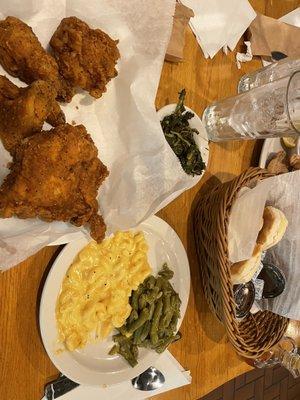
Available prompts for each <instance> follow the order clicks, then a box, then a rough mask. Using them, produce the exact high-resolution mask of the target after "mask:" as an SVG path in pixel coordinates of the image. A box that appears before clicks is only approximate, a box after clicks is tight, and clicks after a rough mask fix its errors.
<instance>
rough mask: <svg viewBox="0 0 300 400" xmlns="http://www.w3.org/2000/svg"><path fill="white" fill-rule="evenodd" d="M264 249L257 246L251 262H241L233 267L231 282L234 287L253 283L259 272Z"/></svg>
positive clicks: (250, 259)
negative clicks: (252, 280)
mask: <svg viewBox="0 0 300 400" xmlns="http://www.w3.org/2000/svg"><path fill="white" fill-rule="evenodd" d="M261 254H262V248H261V246H260V245H258V244H257V245H256V246H255V247H254V250H253V254H252V257H251V258H249V260H244V261H239V262H237V263H234V264H232V266H231V270H230V272H231V281H232V283H233V284H234V285H237V284H239V283H246V282H249V281H251V279H252V278H253V276H254V274H255V272H256V271H257V270H258V268H259V265H260V260H261Z"/></svg>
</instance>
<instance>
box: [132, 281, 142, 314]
mask: <svg viewBox="0 0 300 400" xmlns="http://www.w3.org/2000/svg"><path fill="white" fill-rule="evenodd" d="M141 291H142V285H139V287H138V288H137V290H134V291H133V292H132V295H131V298H130V304H131V307H132V309H133V310H138V309H139V302H138V300H139V297H140V294H141Z"/></svg>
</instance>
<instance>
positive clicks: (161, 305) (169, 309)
mask: <svg viewBox="0 0 300 400" xmlns="http://www.w3.org/2000/svg"><path fill="white" fill-rule="evenodd" d="M172 277H173V271H171V270H170V269H169V268H168V266H167V264H166V263H165V264H164V265H163V266H162V269H161V270H160V271H159V273H158V276H157V278H155V277H154V276H153V275H150V276H148V278H146V279H145V280H144V282H143V283H141V284H140V285H139V287H138V288H137V290H135V291H133V292H132V295H131V297H130V305H131V307H132V310H131V314H130V316H129V317H128V318H127V320H126V323H125V325H123V326H122V327H121V328H119V329H118V330H119V333H118V334H117V335H114V336H113V340H114V342H115V345H114V346H113V347H112V349H111V350H110V352H109V354H116V353H118V354H120V355H121V356H123V357H124V358H125V360H126V361H127V362H128V363H129V364H130V365H131V366H132V367H134V366H135V365H137V363H138V361H137V359H138V347H146V348H150V349H153V350H155V351H156V352H157V353H162V352H163V351H164V350H165V349H166V348H167V347H168V346H169V344H171V343H172V342H174V341H176V340H178V339H180V338H181V334H180V332H177V322H178V318H179V317H180V304H181V300H180V299H179V296H178V294H177V293H176V292H175V291H174V289H173V287H172V285H171V283H170V282H169V280H170V279H171V278H172Z"/></svg>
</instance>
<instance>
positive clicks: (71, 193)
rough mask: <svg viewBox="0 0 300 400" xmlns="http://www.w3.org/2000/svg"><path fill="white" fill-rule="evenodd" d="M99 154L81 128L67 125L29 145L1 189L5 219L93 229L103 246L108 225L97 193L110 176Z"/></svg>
mask: <svg viewBox="0 0 300 400" xmlns="http://www.w3.org/2000/svg"><path fill="white" fill-rule="evenodd" d="M97 153H98V151H97V148H96V146H95V145H94V143H93V141H92V139H91V137H90V135H89V134H88V133H87V132H86V129H85V127H84V126H82V125H78V126H72V125H69V124H64V125H60V126H58V127H56V128H53V129H52V130H50V131H42V132H40V133H37V134H35V135H33V136H31V137H30V138H27V139H25V140H24V141H23V143H22V144H21V145H20V146H19V147H18V148H17V150H16V152H15V155H14V157H13V161H12V163H11V165H10V173H9V175H8V176H7V177H6V178H5V180H4V182H3V184H2V186H1V188H0V216H1V217H2V218H9V217H12V216H17V217H19V218H34V217H39V218H41V219H43V220H45V221H48V222H51V221H55V220H56V221H69V222H71V223H72V224H74V225H76V226H82V225H85V224H89V225H90V229H91V235H92V237H93V238H94V239H95V240H97V241H98V242H99V241H101V240H102V239H103V238H104V234H105V223H104V221H103V219H102V217H101V216H100V215H98V213H97V212H98V201H97V192H98V188H99V187H100V185H101V183H102V182H103V180H104V179H105V178H106V176H107V175H108V170H107V168H106V167H105V165H104V164H103V163H102V162H101V161H100V160H99V158H98V157H97Z"/></svg>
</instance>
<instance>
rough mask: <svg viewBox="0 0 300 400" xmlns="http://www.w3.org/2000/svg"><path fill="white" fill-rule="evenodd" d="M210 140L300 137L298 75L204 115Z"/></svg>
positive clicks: (217, 104)
mask: <svg viewBox="0 0 300 400" xmlns="http://www.w3.org/2000/svg"><path fill="white" fill-rule="evenodd" d="M203 123H204V124H205V127H206V131H207V135H208V138H209V140H212V141H214V142H219V141H224V140H245V139H265V138H271V137H278V136H298V135H299V134H300V71H297V72H295V73H294V74H293V75H291V76H289V77H285V78H282V79H278V80H276V81H274V82H270V83H267V84H265V85H263V86H259V87H257V88H255V89H252V90H250V91H248V92H245V93H242V94H239V95H237V96H234V97H229V98H227V99H224V100H221V101H217V102H215V103H213V104H212V105H210V106H208V107H207V108H206V109H205V110H204V113H203Z"/></svg>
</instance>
